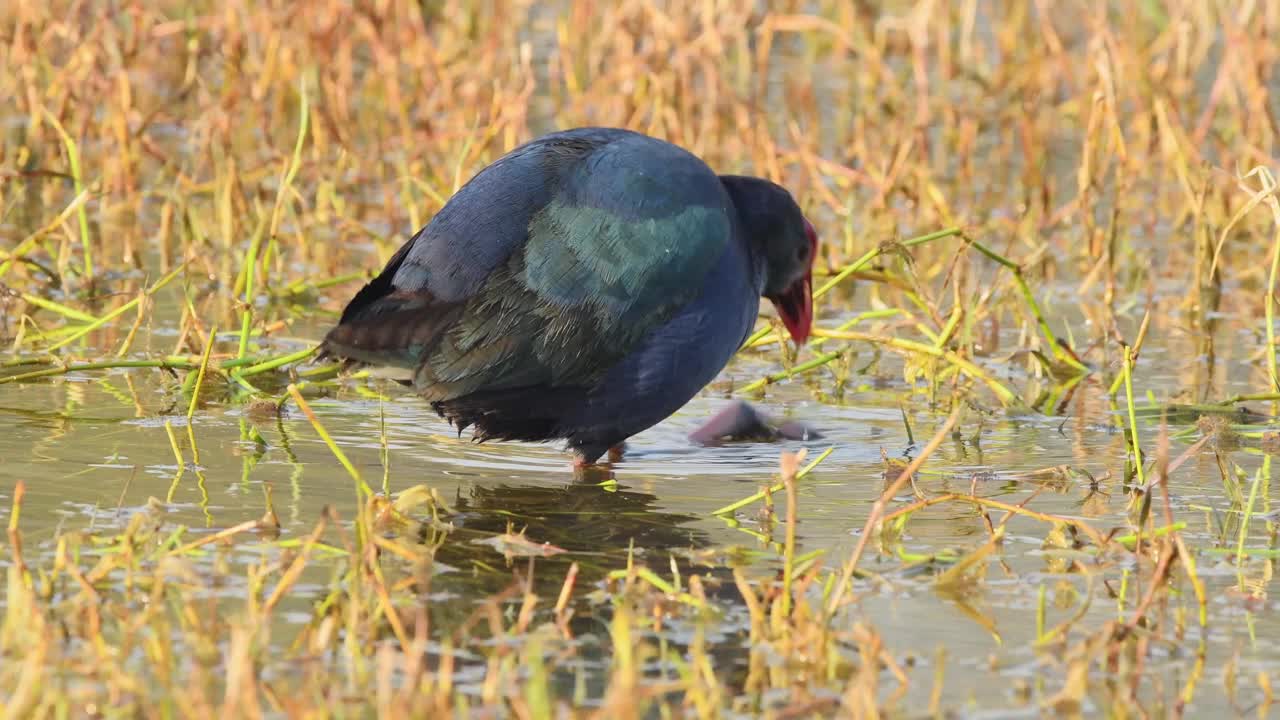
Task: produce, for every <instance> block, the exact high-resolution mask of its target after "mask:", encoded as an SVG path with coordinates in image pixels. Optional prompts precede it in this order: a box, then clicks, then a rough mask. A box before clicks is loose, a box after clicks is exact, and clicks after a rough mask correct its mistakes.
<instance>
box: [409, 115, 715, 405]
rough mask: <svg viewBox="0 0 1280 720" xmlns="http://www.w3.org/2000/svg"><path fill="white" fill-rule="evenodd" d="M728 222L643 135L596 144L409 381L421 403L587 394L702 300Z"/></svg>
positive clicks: (691, 162) (700, 178) (707, 192)
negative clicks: (530, 392)
mask: <svg viewBox="0 0 1280 720" xmlns="http://www.w3.org/2000/svg"><path fill="white" fill-rule="evenodd" d="M494 211H495V212H501V209H500V208H495V210H494ZM732 213H733V211H732V206H731V204H730V201H729V199H728V197H727V196H726V194H725V191H724V189H723V186H722V185H721V183H720V182H719V179H718V178H717V177H716V175H715V174H714V173H713V172H712V171H711V170H710V168H708V167H707V166H706V165H705V164H704V163H702V161H701V160H698V159H697V158H695V157H694V156H693V155H690V154H689V153H687V152H685V151H684V150H681V149H679V148H677V147H675V146H673V145H669V144H667V143H662V142H659V141H656V140H652V139H650V138H645V137H643V136H639V135H627V136H625V137H623V138H622V139H620V140H618V141H616V142H612V143H610V144H608V145H607V146H605V147H603V148H600V149H599V150H597V151H596V152H595V153H594V154H592V155H591V156H590V157H589V158H587V159H586V160H584V161H583V162H582V163H580V164H579V165H578V166H577V167H576V168H575V169H574V170H573V171H572V172H571V173H570V174H569V175H568V176H567V177H565V178H563V181H562V182H561V184H560V186H559V188H558V189H557V190H556V191H555V192H554V193H553V194H552V196H551V198H550V199H549V201H548V202H547V203H546V204H545V205H544V206H542V207H541V208H540V209H539V210H537V211H536V212H535V213H533V214H532V216H531V218H530V220H529V222H528V225H527V239H526V241H525V242H524V244H523V246H522V247H520V248H519V249H518V250H516V251H515V252H513V253H511V254H510V256H509V257H508V258H507V259H506V260H505V261H504V262H503V263H501V264H499V265H498V266H497V267H496V268H494V270H493V271H492V272H491V273H489V275H488V276H487V277H486V278H485V279H484V280H483V282H482V283H481V284H480V285H479V287H478V288H477V289H476V291H475V292H474V294H472V295H471V296H470V297H469V298H468V299H467V301H466V302H465V304H464V305H462V306H461V307H460V308H459V309H458V312H457V315H456V320H455V321H454V322H452V323H451V324H450V325H449V326H448V327H447V328H442V332H440V333H439V334H438V336H437V337H436V338H435V339H434V342H433V343H432V345H431V348H430V350H429V352H427V353H426V354H425V355H424V356H423V357H421V359H420V364H419V366H418V369H417V373H416V375H415V385H417V386H418V388H419V389H420V390H421V391H422V392H423V394H424V395H425V396H426V397H427V398H428V399H431V400H449V399H452V398H457V397H462V396H465V395H468V394H470V393H477V392H484V393H486V394H492V393H494V392H501V391H503V390H525V389H529V388H536V387H545V388H558V387H587V386H590V385H591V384H592V383H593V382H594V381H596V380H598V378H599V377H600V376H601V375H602V374H603V373H604V372H605V371H607V370H608V368H609V367H611V366H612V365H613V364H615V363H616V362H617V361H618V360H619V359H620V358H622V357H624V356H626V354H627V353H628V352H629V351H630V350H632V349H633V348H635V347H636V346H637V345H638V343H639V342H640V341H641V340H642V339H643V338H644V336H645V335H646V334H648V333H649V332H650V331H651V330H653V329H654V328H656V327H658V326H660V325H662V324H663V323H665V322H666V321H667V320H668V319H669V318H671V317H672V315H673V314H674V313H675V312H676V311H677V310H678V309H679V308H681V307H682V306H684V305H685V304H687V303H689V302H690V301H692V300H693V299H694V298H695V297H696V296H697V295H698V293H699V291H700V290H701V287H702V284H703V282H704V280H705V278H706V276H707V275H708V273H709V272H710V270H711V269H712V267H714V265H715V263H716V262H718V261H720V259H721V258H722V256H723V255H724V253H725V251H726V249H727V247H728V245H729V243H730V242H732V238H733V232H734V224H733V223H734V220H733V214H732Z"/></svg>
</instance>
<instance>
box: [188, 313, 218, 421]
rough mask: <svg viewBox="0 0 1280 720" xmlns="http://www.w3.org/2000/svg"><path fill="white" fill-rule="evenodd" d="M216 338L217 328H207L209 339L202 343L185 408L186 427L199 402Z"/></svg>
mask: <svg viewBox="0 0 1280 720" xmlns="http://www.w3.org/2000/svg"><path fill="white" fill-rule="evenodd" d="M217 336H218V326H217V325H214V326H212V327H210V328H209V339H208V340H206V341H205V343H204V354H203V355H201V356H200V369H199V370H198V371H197V372H196V384H195V387H194V388H193V389H192V390H191V404H190V405H188V406H187V425H188V427H189V426H190V424H191V417H192V416H193V415H195V414H196V404H197V403H198V402H199V401H200V386H201V385H203V384H204V374H205V371H206V370H208V369H209V353H211V352H213V341H214V339H215V338H217Z"/></svg>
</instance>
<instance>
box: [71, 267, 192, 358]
mask: <svg viewBox="0 0 1280 720" xmlns="http://www.w3.org/2000/svg"><path fill="white" fill-rule="evenodd" d="M184 268H186V263H181V264H179V265H178V266H177V267H175V268H174V269H173V270H170V271H169V273H168V274H166V275H165V276H164V277H162V278H160V279H159V280H157V281H156V282H155V284H153V285H152V286H151V287H149V288H147V289H146V290H143V291H142V294H141V295H139V296H138V297H135V298H134V299H132V300H130V301H129V302H127V303H125V304H123V305H121V306H120V307H118V308H116V309H115V310H112V311H111V312H109V313H107V314H106V315H103V316H102V317H100V318H98V319H97V320H94V321H93V322H91V323H89V324H88V325H85V326H84V327H83V328H80V330H78V331H77V332H75V333H74V334H72V335H69V336H67V337H65V338H63V339H62V340H59V341H58V342H56V343H54V344H52V345H50V346H49V350H50V351H53V350H57V349H58V348H60V347H63V346H65V345H69V344H71V343H73V342H75V341H76V340H79V339H80V338H82V337H84V336H85V335H88V334H89V333H91V332H93V331H94V330H97V329H98V328H100V327H102V326H103V325H106V324H107V323H109V322H111V321H112V320H115V319H116V318H118V317H120V316H121V315H123V314H125V313H127V312H129V311H130V310H132V309H133V308H135V307H137V306H138V303H140V302H142V300H143V299H144V298H147V297H150V296H152V295H154V294H155V293H156V292H158V291H159V290H160V289H161V288H163V287H164V286H165V285H168V284H169V282H170V281H171V280H173V279H174V278H175V277H177V276H178V273H180V272H182V270H183V269H184ZM124 367H127V366H124Z"/></svg>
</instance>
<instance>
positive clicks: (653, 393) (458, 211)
mask: <svg viewBox="0 0 1280 720" xmlns="http://www.w3.org/2000/svg"><path fill="white" fill-rule="evenodd" d="M817 242H818V240H817V234H816V233H815V232H814V229H813V226H812V225H811V224H809V222H808V221H807V220H806V219H805V218H804V216H803V215H802V214H801V212H800V208H799V207H798V206H797V205H796V203H795V200H793V199H792V197H791V195H790V193H788V192H787V191H786V190H785V189H783V188H782V187H780V186H778V185H776V184H774V183H772V182H769V181H767V180H763V179H760V178H754V177H744V176H737V175H716V174H715V173H714V172H713V171H712V170H711V169H710V168H709V167H707V165H706V164H705V163H704V162H703V161H702V160H700V159H698V158H697V157H695V156H694V155H692V154H691V153H689V152H688V151H686V150H684V149H682V148H679V147H677V146H675V145H672V144H670V143H667V142H664V141H662V140H658V139H655V138H651V137H647V136H645V135H641V134H639V133H635V132H631V131H628V130H620V129H612V128H577V129H574V130H566V131H564V132H557V133H553V134H550V135H546V136H544V137H541V138H539V139H537V140H534V141H532V142H529V143H527V144H525V145H523V146H521V147H518V148H516V149H515V150H513V151H511V152H510V153H508V154H507V155H505V156H503V157H502V158H500V159H499V160H498V161H497V162H494V163H493V164H492V165H489V166H488V167H486V168H485V169H483V170H481V171H480V172H479V173H478V174H477V175H476V176H475V177H474V178H472V179H471V180H470V181H469V182H468V183H467V184H466V185H464V186H463V187H462V189H460V190H458V192H457V194H455V195H454V196H453V197H452V198H451V199H450V200H449V202H448V203H446V204H445V206H444V207H443V208H441V209H440V212H439V213H438V214H436V216H435V217H434V218H432V219H431V221H430V222H429V223H427V226H426V227H424V228H422V229H421V230H420V231H418V233H417V234H416V235H414V236H413V237H412V238H411V239H410V240H409V241H408V242H407V243H405V244H404V246H403V247H401V248H400V249H399V251H397V252H396V254H395V255H394V256H392V258H391V260H390V261H388V263H387V265H386V267H385V268H384V269H383V270H382V273H381V274H380V275H378V276H377V277H376V278H374V279H373V281H372V282H370V283H369V284H367V285H365V286H364V288H362V289H361V290H360V291H359V292H358V293H356V295H355V297H354V298H352V300H351V302H350V303H349V304H348V305H347V307H346V309H345V310H344V311H343V313H342V319H341V321H340V322H339V323H338V325H337V326H336V327H334V328H333V329H332V330H330V331H329V333H328V335H327V336H326V337H325V339H324V343H323V345H322V348H321V355H322V356H331V357H336V358H341V359H343V360H346V361H349V362H352V363H358V364H369V365H383V366H392V367H399V368H403V369H406V370H409V371H412V373H413V380H412V384H413V386H414V387H415V388H416V390H417V391H418V392H419V393H421V394H422V396H423V397H425V398H426V399H427V400H428V401H429V402H430V403H431V406H432V408H434V409H435V411H436V412H438V413H439V414H440V415H441V416H443V417H445V418H447V419H448V420H449V421H450V422H451V423H453V424H454V425H456V426H457V428H458V430H459V432H461V431H462V430H463V429H465V428H467V427H474V428H475V437H476V439H477V440H481V441H483V440H489V439H503V440H531V441H544V440H553V439H564V440H567V441H568V444H569V447H570V448H571V449H572V450H573V451H574V452H575V453H576V459H577V462H578V463H579V464H587V463H593V462H595V461H596V460H597V459H598V458H599V457H600V456H601V455H603V454H604V453H605V452H606V451H609V450H610V449H613V448H615V447H620V446H621V443H622V442H623V441H624V440H626V439H627V438H628V437H630V436H632V435H634V434H636V433H638V432H640V431H642V430H645V429H646V428H649V427H651V426H653V425H655V424H656V423H658V422H660V421H661V420H663V419H664V418H666V417H667V416H669V415H671V414H672V413H673V412H675V411H676V410H678V409H679V408H680V407H681V406H682V405H684V404H685V403H686V402H687V401H688V400H689V399H690V398H692V397H693V396H694V395H695V394H697V392H698V391H699V390H701V389H702V388H703V387H704V386H705V385H706V384H707V383H709V382H711V380H713V379H714V378H715V376H716V375H717V374H718V373H719V372H720V370H721V369H723V368H724V366H725V365H726V364H727V363H728V362H729V359H730V358H732V357H733V354H734V353H735V352H736V351H737V350H738V348H739V347H740V346H741V345H742V343H743V341H744V340H745V339H746V337H747V336H748V334H749V333H750V332H751V329H752V326H753V325H754V323H755V319H756V314H757V311H758V309H759V304H760V297H761V296H763V297H766V298H768V299H770V300H771V301H773V304H774V305H775V306H776V307H777V310H778V313H779V315H780V316H781V319H782V322H783V323H784V324H785V326H786V328H787V330H788V332H789V333H790V334H791V337H792V338H793V339H794V340H795V342H796V343H798V344H802V343H804V341H805V339H806V338H807V337H808V336H809V330H810V327H811V325H812V321H813V296H812V279H811V269H812V264H813V260H814V256H815V255H816V253H817Z"/></svg>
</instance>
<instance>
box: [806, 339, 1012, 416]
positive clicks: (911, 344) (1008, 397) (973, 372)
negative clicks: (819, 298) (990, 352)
mask: <svg viewBox="0 0 1280 720" xmlns="http://www.w3.org/2000/svg"><path fill="white" fill-rule="evenodd" d="M813 333H814V334H815V335H820V336H823V337H831V338H837V339H840V340H861V341H863V342H869V343H875V344H878V345H887V346H888V347H891V348H894V349H896V350H901V351H903V352H912V353H918V354H921V355H928V356H930V357H935V358H938V359H940V360H946V361H947V362H949V363H951V364H952V365H954V366H956V367H957V368H959V369H960V370H962V371H963V372H964V373H965V374H967V375H969V376H970V377H972V378H974V379H975V380H978V381H980V382H982V383H984V384H985V385H986V386H987V387H989V388H991V391H992V392H994V393H995V394H996V397H998V398H999V399H1000V402H1001V404H1003V405H1004V406H1005V407H1014V406H1018V405H1021V401H1020V400H1019V399H1018V396H1017V395H1016V394H1015V393H1014V392H1013V391H1012V390H1010V389H1009V388H1007V387H1005V386H1004V385H1003V384H1002V383H1001V382H1000V381H999V380H996V379H995V378H993V377H991V375H990V374H989V373H987V371H986V370H983V369H982V368H981V367H979V366H977V365H976V364H974V363H973V362H972V361H970V360H967V359H965V358H964V357H961V356H960V355H958V354H957V353H955V352H954V351H952V350H946V349H943V348H939V347H935V346H933V345H927V344H925V343H921V342H916V341H914V340H904V339H902V338H895V337H883V336H880V335H872V334H871V333H864V332H858V331H854V330H846V331H835V330H822V329H818V328H815V329H814V331H813Z"/></svg>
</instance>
